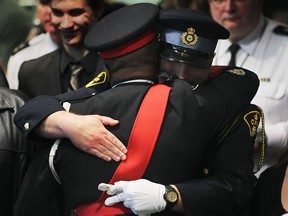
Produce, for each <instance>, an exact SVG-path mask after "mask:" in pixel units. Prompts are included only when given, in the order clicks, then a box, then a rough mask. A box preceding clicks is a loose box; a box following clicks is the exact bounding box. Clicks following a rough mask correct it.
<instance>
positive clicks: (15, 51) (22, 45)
mask: <svg viewBox="0 0 288 216" xmlns="http://www.w3.org/2000/svg"><path fill="white" fill-rule="evenodd" d="M29 46H30V44H29V41H25V42H23V43H21V44H19V45H18V46H17V47H16V48H14V49H13V51H12V55H15V54H16V53H17V52H19V51H21V50H22V49H24V48H26V47H29Z"/></svg>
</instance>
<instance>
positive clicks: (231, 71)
mask: <svg viewBox="0 0 288 216" xmlns="http://www.w3.org/2000/svg"><path fill="white" fill-rule="evenodd" d="M227 71H228V72H229V73H233V74H236V75H239V76H244V75H245V74H246V73H245V71H244V70H243V69H240V68H234V69H231V70H227Z"/></svg>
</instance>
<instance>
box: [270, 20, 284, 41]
mask: <svg viewBox="0 0 288 216" xmlns="http://www.w3.org/2000/svg"><path fill="white" fill-rule="evenodd" d="M267 25H268V29H269V31H271V32H272V34H274V35H276V36H280V37H286V38H287V39H288V25H287V24H285V23H281V22H278V21H275V20H271V19H268V20H267Z"/></svg>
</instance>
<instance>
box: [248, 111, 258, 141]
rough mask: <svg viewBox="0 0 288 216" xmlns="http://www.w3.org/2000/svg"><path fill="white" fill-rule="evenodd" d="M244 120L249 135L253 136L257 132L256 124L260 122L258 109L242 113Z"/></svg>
mask: <svg viewBox="0 0 288 216" xmlns="http://www.w3.org/2000/svg"><path fill="white" fill-rule="evenodd" d="M244 121H245V122H246V124H247V126H248V128H249V132H250V136H251V137H254V136H256V134H257V129H258V125H259V122H260V113H259V111H256V110H254V111H250V112H248V113H247V114H246V115H244Z"/></svg>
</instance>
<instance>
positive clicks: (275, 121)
mask: <svg viewBox="0 0 288 216" xmlns="http://www.w3.org/2000/svg"><path fill="white" fill-rule="evenodd" d="M208 2H209V6H210V12H211V15H212V17H213V19H214V20H216V21H217V22H218V23H220V24H221V25H223V26H224V27H225V28H227V29H228V30H229V31H230V37H229V40H223V41H220V42H219V43H218V45H217V47H216V53H217V54H216V56H215V58H214V61H213V64H215V65H227V64H228V62H229V60H230V57H231V53H230V51H229V47H230V46H231V45H232V44H235V45H238V51H237V53H236V54H235V65H236V66H239V67H244V68H247V69H249V70H252V71H254V72H255V73H256V74H257V75H258V77H259V78H260V87H259V90H258V92H257V94H256V96H255V98H254V99H253V103H255V104H258V105H259V106H261V107H262V108H263V111H264V114H265V116H266V118H265V125H266V130H265V132H266V134H265V135H266V138H267V151H266V157H265V163H264V166H263V168H262V169H261V171H260V172H259V173H258V174H257V176H259V175H260V173H261V172H262V171H263V170H265V169H266V168H267V167H269V166H271V165H273V164H275V163H276V162H277V159H278V157H279V154H280V153H281V151H282V150H283V148H284V147H285V146H286V143H287V139H288V127H287V126H288V121H287V119H288V110H287V109H286V106H287V104H288V96H287V95H288V94H287V92H288V86H287V82H288V74H287V72H286V71H287V60H286V56H288V37H287V36H288V35H287V28H288V27H287V25H284V24H283V23H279V22H276V21H273V20H271V19H269V18H267V17H264V15H263V13H262V5H263V2H264V1H263V0H259V1H238V2H235V3H231V4H230V3H228V1H214V0H209V1H208ZM227 17H229V18H227ZM259 135H260V134H259ZM260 136H261V135H260ZM257 145H258V143H257ZM257 145H255V146H257Z"/></svg>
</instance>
